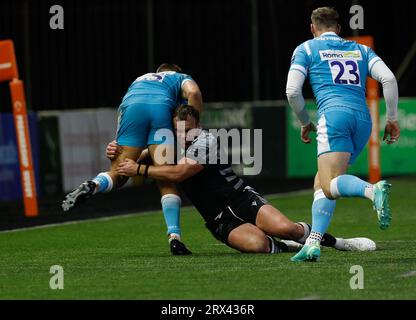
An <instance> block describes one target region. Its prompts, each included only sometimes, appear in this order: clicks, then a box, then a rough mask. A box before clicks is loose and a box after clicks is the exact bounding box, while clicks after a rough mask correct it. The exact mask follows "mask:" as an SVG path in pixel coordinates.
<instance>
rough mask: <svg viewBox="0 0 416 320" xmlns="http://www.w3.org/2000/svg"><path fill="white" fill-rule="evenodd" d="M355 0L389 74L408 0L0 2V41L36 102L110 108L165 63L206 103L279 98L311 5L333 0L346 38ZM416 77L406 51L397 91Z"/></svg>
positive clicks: (411, 31) (407, 92)
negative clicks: (196, 87) (6, 43)
mask: <svg viewBox="0 0 416 320" xmlns="http://www.w3.org/2000/svg"><path fill="white" fill-rule="evenodd" d="M356 3H357V4H360V5H362V6H363V8H364V14H365V15H364V30H359V34H361V35H364V34H371V35H374V37H375V45H376V52H379V53H380V54H381V53H382V56H383V59H384V60H385V61H386V63H387V65H389V66H391V69H392V70H393V72H395V73H396V71H397V69H398V68H399V66H400V64H401V63H402V62H403V59H404V57H405V55H406V54H407V52H408V51H409V50H410V49H411V46H412V43H413V42H414V40H415V35H416V25H415V24H414V19H413V16H414V12H416V2H414V1H404V0H400V1H396V2H394V3H389V4H384V3H383V4H380V3H378V2H377V1H345V0H338V1H312V0H305V1H276V0H261V1H260V0H257V1H256V0H229V1H222V0H210V1H193V0H175V1H171V0H141V1H137V0H123V1H115V0H101V1H95V0H94V1H93V0H88V1H81V0H75V1H74V0H71V1H55V0H53V1H52V0H51V1H49V0H45V1H36V2H35V1H28V0H2V1H1V4H0V39H6V38H12V39H14V41H15V46H16V52H17V60H18V62H19V67H20V73H21V78H22V79H23V80H24V81H25V84H26V90H27V99H28V105H29V107H31V108H32V109H33V110H50V109H68V108H97V107H103V106H105V107H110V106H117V105H118V104H119V100H120V97H121V96H122V95H123V94H124V90H125V88H126V87H127V86H128V84H129V83H130V82H131V81H132V80H133V79H134V78H135V77H136V76H137V75H138V74H143V73H146V72H149V71H151V70H154V68H155V67H156V65H158V64H159V63H160V62H164V61H174V62H175V63H177V64H179V65H181V66H183V68H184V70H185V71H186V72H188V73H189V74H192V75H193V76H194V77H195V79H196V80H197V81H198V83H199V84H200V86H201V88H203V92H204V100H205V101H207V102H209V101H250V100H271V99H284V98H285V96H284V92H285V82H286V78H285V76H282V75H286V72H287V68H288V66H289V62H290V57H291V54H292V52H293V49H294V48H295V47H296V46H297V44H298V43H300V42H302V41H304V40H305V39H308V38H310V34H309V31H308V30H309V27H308V26H309V23H310V19H309V16H310V12H311V11H312V9H314V8H316V7H319V6H323V5H332V6H335V7H336V8H337V9H338V11H339V12H340V13H341V17H342V21H341V24H342V32H341V35H342V36H343V37H345V36H351V35H353V31H352V30H351V29H350V28H349V19H350V17H351V16H352V15H351V14H349V9H350V7H351V5H353V4H356ZM54 4H59V5H61V6H62V7H63V8H64V30H51V29H50V27H49V20H50V18H51V16H52V14H50V13H49V9H50V7H51V6H52V5H54ZM415 77H416V59H413V61H412V62H411V64H410V65H409V67H408V69H407V71H406V73H405V74H403V76H402V77H401V79H399V89H400V96H401V97H403V96H414V95H416V92H415V87H414V85H413V84H414V82H415V80H416V79H415ZM0 89H3V90H0V110H1V111H2V112H4V111H6V110H7V111H8V110H9V109H8V107H7V106H8V105H9V101H10V100H9V97H8V93H7V90H4V89H7V85H5V84H2V85H1V88H0ZM306 93H307V94H306V97H312V95H311V92H310V89H309V88H307V91H306ZM5 109H6V110H5Z"/></svg>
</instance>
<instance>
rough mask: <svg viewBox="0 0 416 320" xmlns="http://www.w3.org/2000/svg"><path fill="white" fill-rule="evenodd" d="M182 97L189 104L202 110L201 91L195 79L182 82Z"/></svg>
mask: <svg viewBox="0 0 416 320" xmlns="http://www.w3.org/2000/svg"><path fill="white" fill-rule="evenodd" d="M182 97H183V98H184V99H187V100H188V104H189V105H191V106H193V107H194V108H196V109H197V110H198V111H199V112H202V93H201V90H200V89H199V87H198V85H197V83H196V82H195V81H193V80H189V81H185V82H184V83H183V85H182Z"/></svg>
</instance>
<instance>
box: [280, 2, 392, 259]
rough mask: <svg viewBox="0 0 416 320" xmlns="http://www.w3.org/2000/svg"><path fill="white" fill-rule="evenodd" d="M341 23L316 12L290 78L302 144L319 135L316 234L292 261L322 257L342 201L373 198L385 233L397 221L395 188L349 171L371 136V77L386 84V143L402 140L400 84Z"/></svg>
mask: <svg viewBox="0 0 416 320" xmlns="http://www.w3.org/2000/svg"><path fill="white" fill-rule="evenodd" d="M338 19H339V15H338V12H337V11H336V10H335V9H333V8H329V7H322V8H318V9H316V10H314V11H313V12H312V16H311V20H312V24H311V32H312V34H313V36H314V39H312V40H308V41H306V42H304V43H302V44H301V45H300V46H298V47H297V48H296V50H295V52H294V53H293V57H292V61H291V66H290V70H289V74H288V80H287V85H286V94H287V98H288V101H289V104H290V106H291V107H292V108H293V110H294V111H295V113H296V115H297V117H298V119H299V121H300V123H301V140H302V141H303V142H304V143H310V141H311V140H310V138H309V134H310V133H311V132H312V131H317V138H316V139H317V143H318V172H317V174H316V176H315V182H314V189H315V194H314V201H313V204H312V230H311V233H310V235H309V237H308V239H307V240H306V243H305V246H304V247H303V248H302V250H301V251H300V252H298V254H296V255H295V256H294V257H292V261H307V260H312V261H314V260H317V259H318V258H319V256H320V242H321V239H322V235H323V234H324V233H325V232H326V230H327V228H328V226H329V223H330V221H331V218H332V214H333V212H334V209H335V202H336V199H337V198H339V197H361V198H367V199H369V200H371V201H372V203H373V206H374V209H375V210H376V212H377V217H378V222H379V227H380V229H382V230H385V229H387V228H388V227H389V225H390V222H391V210H390V207H389V192H390V187H391V185H390V184H389V183H387V182H386V181H384V180H383V181H380V182H378V183H376V184H374V185H373V184H370V183H368V182H366V181H363V180H361V179H359V178H358V177H355V176H352V175H348V174H346V172H347V169H348V166H349V164H352V163H353V162H354V161H355V159H356V158H357V156H358V155H359V154H360V152H361V151H362V149H363V148H364V147H365V145H366V144H367V142H368V139H369V137H370V134H371V127H372V122H371V117H370V114H369V111H368V107H367V104H366V97H365V82H366V78H367V76H370V77H372V78H373V79H375V80H377V81H378V82H381V83H382V85H383V95H384V98H385V100H386V107H387V119H386V120H387V122H386V126H385V130H384V137H383V140H387V143H388V144H391V143H394V142H396V141H397V140H398V138H399V136H400V129H399V124H398V121H397V104H398V89H397V82H396V79H395V77H394V75H393V73H392V72H391V71H390V69H389V68H388V67H387V66H386V65H385V63H384V62H383V61H382V60H381V59H380V58H379V57H378V56H377V55H376V54H375V52H374V51H373V50H372V49H371V48H369V47H366V46H364V45H360V44H358V43H356V42H354V41H348V40H345V39H342V38H341V37H339V36H338V34H339V32H340V25H339V24H338ZM306 77H309V82H310V84H311V86H312V90H313V92H314V95H315V98H316V101H317V105H318V125H317V128H315V126H314V124H313V123H312V122H311V120H310V119H309V116H308V113H307V112H306V110H305V108H304V106H305V102H304V99H303V96H302V87H303V84H304V81H305V79H306Z"/></svg>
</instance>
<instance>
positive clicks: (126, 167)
mask: <svg viewBox="0 0 416 320" xmlns="http://www.w3.org/2000/svg"><path fill="white" fill-rule="evenodd" d="M138 167H139V165H138V164H137V162H136V161H133V160H131V159H125V160H124V161H123V162H121V163H119V165H118V166H117V169H116V172H117V174H119V175H121V176H127V177H134V176H136V175H137V168H138Z"/></svg>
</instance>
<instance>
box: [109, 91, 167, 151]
mask: <svg viewBox="0 0 416 320" xmlns="http://www.w3.org/2000/svg"><path fill="white" fill-rule="evenodd" d="M118 112H119V116H118V129H117V138H116V140H117V143H118V144H119V145H120V146H129V147H141V148H145V147H147V146H148V145H152V144H173V143H174V134H175V133H174V131H173V127H172V112H173V108H172V107H171V106H170V105H168V104H162V103H161V104H157V103H155V104H153V103H152V104H150V103H143V102H140V101H137V100H134V99H133V100H131V101H130V102H129V101H125V102H123V104H122V105H121V106H120V107H119V110H118Z"/></svg>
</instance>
